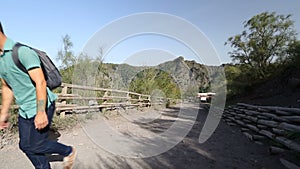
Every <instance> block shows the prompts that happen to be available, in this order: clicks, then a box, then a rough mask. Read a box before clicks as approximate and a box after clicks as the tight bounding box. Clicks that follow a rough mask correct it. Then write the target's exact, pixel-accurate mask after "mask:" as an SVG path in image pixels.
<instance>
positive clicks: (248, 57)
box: [225, 12, 296, 79]
mask: <svg viewBox="0 0 300 169" xmlns="http://www.w3.org/2000/svg"><path fill="white" fill-rule="evenodd" d="M290 18H291V15H286V16H285V15H276V13H275V12H272V13H269V12H264V13H261V14H258V15H255V16H254V17H252V18H251V19H250V20H248V21H246V22H244V28H245V30H244V31H243V32H242V33H241V34H238V35H235V36H233V37H229V38H228V40H227V42H226V43H225V45H227V44H230V46H231V47H233V51H232V52H229V54H230V57H231V58H232V60H233V61H234V62H236V61H237V62H238V63H239V64H244V65H245V66H247V67H248V68H249V70H250V71H251V72H252V73H253V75H254V76H255V77H256V78H260V79H263V78H265V77H267V76H268V71H269V70H270V66H274V65H272V63H275V62H276V63H277V65H280V63H282V62H283V61H284V60H285V59H286V58H287V49H288V48H289V46H290V44H291V43H293V42H294V41H295V39H296V31H295V30H294V28H293V26H294V25H293V24H294V22H293V21H292V20H291V19H290ZM278 63H279V64H278Z"/></svg>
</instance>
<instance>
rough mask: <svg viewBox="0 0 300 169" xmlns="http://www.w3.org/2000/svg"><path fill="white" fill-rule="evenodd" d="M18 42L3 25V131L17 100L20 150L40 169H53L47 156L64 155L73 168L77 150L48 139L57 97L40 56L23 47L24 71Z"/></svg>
mask: <svg viewBox="0 0 300 169" xmlns="http://www.w3.org/2000/svg"><path fill="white" fill-rule="evenodd" d="M14 45H15V42H14V41H12V40H11V39H9V38H7V37H6V36H5V34H4V31H3V28H2V25H1V22H0V54H1V56H0V78H1V82H2V108H1V114H0V129H5V128H7V127H8V126H9V122H8V118H9V108H10V105H11V103H12V101H13V98H14V97H15V99H16V102H17V104H18V105H19V117H18V124H19V137H20V142H19V147H20V149H21V150H22V151H23V152H24V153H25V154H26V156H27V157H28V158H29V160H30V161H31V162H32V164H33V165H34V167H35V168H36V169H49V168H50V164H49V161H48V159H47V157H46V156H45V154H54V153H55V154H60V155H62V156H64V167H63V168H64V169H69V168H72V166H73V163H74V159H75V156H76V151H75V149H74V148H73V147H71V146H66V145H64V144H61V143H58V142H56V141H51V140H48V132H49V128H50V124H51V120H52V117H53V114H54V110H55V100H56V98H57V96H56V95H55V94H54V93H52V92H51V91H50V90H49V89H48V88H47V87H46V81H45V77H44V74H43V71H42V69H41V65H40V60H39V57H38V55H37V54H36V53H35V52H34V51H33V50H31V49H30V48H28V47H24V46H22V47H20V48H19V50H18V54H19V60H20V61H21V63H22V64H23V65H24V66H25V68H26V69H27V70H28V73H24V72H23V71H21V70H20V69H19V68H18V67H17V66H16V65H15V64H14V62H13V59H12V49H13V46H14Z"/></svg>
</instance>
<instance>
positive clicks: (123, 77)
mask: <svg viewBox="0 0 300 169" xmlns="http://www.w3.org/2000/svg"><path fill="white" fill-rule="evenodd" d="M100 67H101V68H100V69H99V73H98V76H99V77H98V78H96V79H97V80H96V81H99V82H96V84H101V85H100V86H98V87H105V88H113V89H119V90H129V88H130V84H131V83H132V81H133V80H136V79H137V76H139V73H141V72H145V70H148V69H155V70H158V71H157V72H164V73H167V74H168V75H169V76H170V77H171V78H172V79H173V80H172V81H173V82H175V83H176V85H177V87H178V88H179V89H180V91H181V93H182V94H183V95H189V96H195V95H196V94H197V93H198V92H199V89H201V88H206V89H208V88H209V85H210V82H209V75H208V74H209V70H210V69H212V68H211V67H208V66H205V65H202V64H199V63H197V62H195V61H188V60H184V58H183V57H178V58H176V59H174V60H172V61H167V62H165V63H161V64H159V65H157V66H131V65H128V64H111V63H102V64H101V66H100ZM93 74H94V73H93ZM153 78H154V77H153ZM100 81H101V83H100ZM164 83H165V82H164Z"/></svg>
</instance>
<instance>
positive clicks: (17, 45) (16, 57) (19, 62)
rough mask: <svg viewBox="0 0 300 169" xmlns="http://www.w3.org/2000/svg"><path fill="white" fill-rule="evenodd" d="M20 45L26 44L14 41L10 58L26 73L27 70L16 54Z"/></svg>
mask: <svg viewBox="0 0 300 169" xmlns="http://www.w3.org/2000/svg"><path fill="white" fill-rule="evenodd" d="M21 46H26V45H23V44H21V43H16V44H15V45H14V47H13V49H12V54H11V55H12V59H13V61H14V63H15V64H16V66H17V67H18V68H19V69H20V70H22V71H23V72H24V73H28V71H27V70H26V68H25V66H24V65H23V64H22V63H21V61H20V59H19V54H18V49H19V48H20V47H21Z"/></svg>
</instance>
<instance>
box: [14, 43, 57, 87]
mask: <svg viewBox="0 0 300 169" xmlns="http://www.w3.org/2000/svg"><path fill="white" fill-rule="evenodd" d="M21 46H26V47H28V48H30V49H32V50H33V51H35V52H36V53H37V55H38V56H39V58H40V60H41V67H42V70H43V72H44V76H45V79H46V81H47V86H48V88H49V89H50V90H53V89H55V88H57V87H59V86H60V85H61V83H62V77H61V74H60V72H59V70H58V69H57V67H56V66H55V65H54V64H53V62H52V61H51V59H50V58H49V56H48V55H47V54H46V53H45V52H43V51H40V50H38V49H35V48H32V47H30V46H27V45H24V44H21V43H16V44H15V46H14V47H13V50H12V58H13V61H14V62H15V64H16V66H17V67H18V68H19V69H21V70H22V71H23V72H24V73H28V71H27V70H26V68H25V67H24V66H23V64H22V63H21V62H20V60H19V56H18V49H19V47H21Z"/></svg>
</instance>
